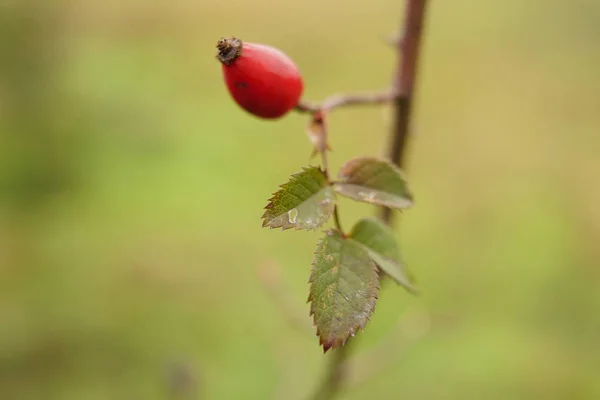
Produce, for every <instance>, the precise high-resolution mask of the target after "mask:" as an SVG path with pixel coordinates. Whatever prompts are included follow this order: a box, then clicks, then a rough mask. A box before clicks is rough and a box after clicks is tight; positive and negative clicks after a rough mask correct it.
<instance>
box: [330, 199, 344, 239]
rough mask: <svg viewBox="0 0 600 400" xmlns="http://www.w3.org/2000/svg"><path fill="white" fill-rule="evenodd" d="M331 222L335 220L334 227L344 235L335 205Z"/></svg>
mask: <svg viewBox="0 0 600 400" xmlns="http://www.w3.org/2000/svg"><path fill="white" fill-rule="evenodd" d="M333 222H335V227H336V228H338V231H340V232H341V233H342V235H344V230H343V229H342V224H341V223H340V213H339V211H338V206H337V205H336V206H335V207H333ZM344 236H345V235H344Z"/></svg>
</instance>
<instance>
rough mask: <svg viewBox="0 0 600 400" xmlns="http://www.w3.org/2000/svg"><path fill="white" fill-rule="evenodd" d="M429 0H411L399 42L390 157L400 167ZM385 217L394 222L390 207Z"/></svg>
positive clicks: (403, 155) (404, 151)
mask: <svg viewBox="0 0 600 400" xmlns="http://www.w3.org/2000/svg"><path fill="white" fill-rule="evenodd" d="M426 3H427V0H409V1H408V7H407V10H406V14H405V21H404V36H403V39H402V41H401V42H398V44H397V47H396V49H397V52H398V61H397V65H396V74H395V76H394V87H395V88H396V89H397V90H398V94H399V96H398V98H397V99H396V111H395V113H394V125H393V127H392V131H391V134H390V139H389V143H388V146H387V149H388V154H387V156H388V158H389V159H390V161H392V162H393V163H394V164H396V165H398V166H399V167H403V166H404V158H405V155H406V142H407V138H408V133H409V131H410V121H411V110H412V103H413V90H414V87H415V82H416V78H417V65H418V60H419V49H420V44H421V36H422V32H423V24H424V21H425V5H426ZM381 217H382V219H383V220H384V221H385V222H386V223H388V224H389V225H391V224H392V219H393V214H392V211H391V210H390V209H387V208H383V209H382V210H381Z"/></svg>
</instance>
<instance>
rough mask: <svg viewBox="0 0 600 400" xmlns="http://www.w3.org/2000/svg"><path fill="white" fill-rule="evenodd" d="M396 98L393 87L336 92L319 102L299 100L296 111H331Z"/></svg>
mask: <svg viewBox="0 0 600 400" xmlns="http://www.w3.org/2000/svg"><path fill="white" fill-rule="evenodd" d="M397 98H398V92H397V91H396V90H395V89H393V88H392V89H387V90H383V91H381V92H374V93H356V94H336V95H333V96H331V97H328V98H326V99H325V100H324V101H323V102H321V103H319V104H314V103H309V102H306V101H303V100H301V101H300V102H299V103H298V105H297V106H296V111H298V112H302V113H312V114H314V113H316V112H317V111H331V110H333V109H336V108H340V107H346V106H356V105H377V104H383V103H389V102H392V101H394V100H396V99H397Z"/></svg>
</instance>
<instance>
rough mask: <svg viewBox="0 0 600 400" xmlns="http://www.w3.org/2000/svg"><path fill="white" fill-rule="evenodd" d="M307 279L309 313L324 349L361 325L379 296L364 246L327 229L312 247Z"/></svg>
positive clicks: (375, 276) (370, 262) (333, 344)
mask: <svg viewBox="0 0 600 400" xmlns="http://www.w3.org/2000/svg"><path fill="white" fill-rule="evenodd" d="M309 282H310V294H309V297H308V300H309V301H310V302H311V305H310V314H311V315H313V318H314V323H315V325H316V326H317V335H318V336H319V338H320V340H319V341H320V343H321V345H322V346H323V350H324V351H325V352H326V351H327V350H329V349H330V348H335V347H338V346H340V345H343V344H345V343H346V341H347V340H348V338H350V336H354V335H355V334H356V332H357V331H358V330H359V329H361V330H362V329H364V327H365V325H366V323H367V320H368V319H369V316H370V315H371V313H372V312H373V310H374V309H375V302H376V301H377V297H378V296H379V275H378V274H377V267H376V266H375V263H374V262H373V261H372V260H371V258H370V257H369V254H368V252H367V250H366V249H365V248H364V247H363V246H361V245H360V244H359V243H358V242H356V241H354V240H348V239H346V238H344V237H343V236H342V234H341V233H340V232H339V231H337V230H329V231H327V233H326V235H325V237H324V238H323V239H321V241H320V242H319V244H318V245H317V249H316V250H315V256H314V260H313V268H312V274H311V277H310V281H309Z"/></svg>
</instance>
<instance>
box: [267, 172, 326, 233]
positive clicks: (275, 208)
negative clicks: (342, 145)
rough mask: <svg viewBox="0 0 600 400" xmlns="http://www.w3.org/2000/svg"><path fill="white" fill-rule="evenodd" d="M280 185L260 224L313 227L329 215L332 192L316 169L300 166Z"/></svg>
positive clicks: (317, 225) (297, 227)
mask: <svg viewBox="0 0 600 400" xmlns="http://www.w3.org/2000/svg"><path fill="white" fill-rule="evenodd" d="M280 187H281V190H279V191H278V192H276V193H274V194H273V197H271V198H270V199H269V204H267V206H266V207H265V210H266V211H265V213H264V214H263V216H262V218H263V219H264V221H263V225H262V226H263V227H269V228H271V229H273V228H282V229H283V230H285V229H289V228H296V229H297V230H299V229H306V230H313V229H317V228H319V227H320V226H321V225H323V224H324V223H325V222H327V220H328V219H329V218H330V217H331V214H332V213H333V208H334V206H335V201H336V198H335V193H334V191H333V189H332V187H331V186H330V185H329V182H328V180H327V177H326V176H325V173H323V171H321V170H320V169H319V168H317V167H308V168H303V171H302V172H300V173H298V174H295V175H292V177H291V178H290V180H289V181H288V182H287V183H285V184H283V185H281V186H280Z"/></svg>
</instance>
